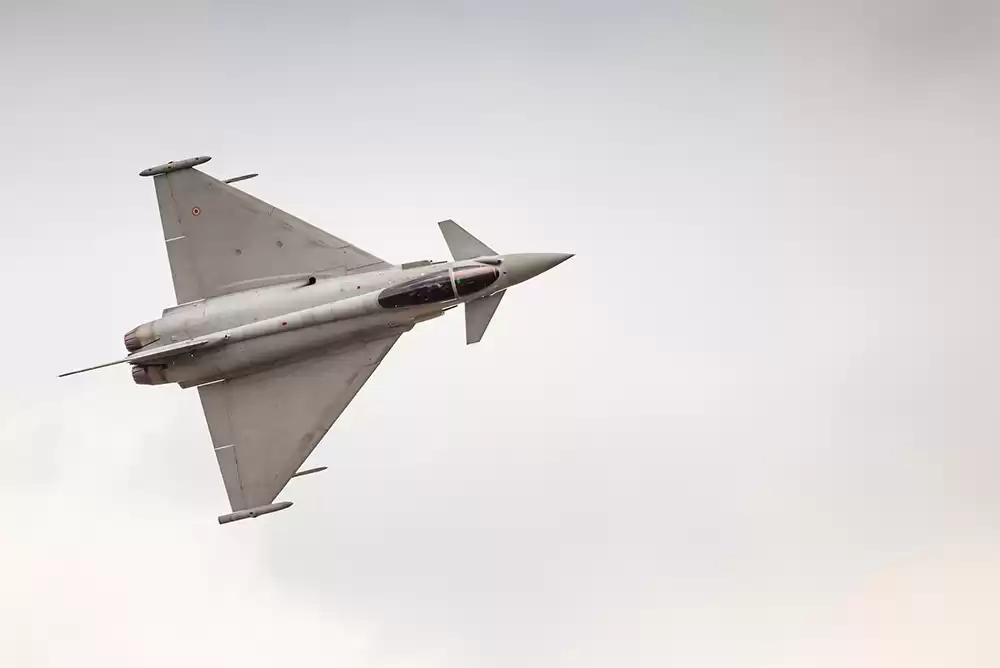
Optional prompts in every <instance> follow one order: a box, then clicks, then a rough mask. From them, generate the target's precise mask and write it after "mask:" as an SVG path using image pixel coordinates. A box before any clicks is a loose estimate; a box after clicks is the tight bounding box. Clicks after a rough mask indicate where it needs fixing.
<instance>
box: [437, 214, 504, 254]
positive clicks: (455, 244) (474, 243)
mask: <svg viewBox="0 0 1000 668" xmlns="http://www.w3.org/2000/svg"><path fill="white" fill-rule="evenodd" d="M438 226H439V227H440V228H441V234H443V235H444V240H445V241H446V242H447V243H448V250H450V251H451V256H452V257H453V258H455V259H456V260H468V259H470V258H474V257H481V256H483V255H496V254H497V253H496V251H495V250H493V249H492V248H490V247H489V246H487V245H486V244H484V243H483V242H482V241H480V240H479V239H477V238H475V237H474V236H472V235H471V234H469V233H468V232H466V231H465V228H463V227H462V226H461V225H459V224H458V223H456V222H455V221H454V220H442V221H441V222H440V223H438Z"/></svg>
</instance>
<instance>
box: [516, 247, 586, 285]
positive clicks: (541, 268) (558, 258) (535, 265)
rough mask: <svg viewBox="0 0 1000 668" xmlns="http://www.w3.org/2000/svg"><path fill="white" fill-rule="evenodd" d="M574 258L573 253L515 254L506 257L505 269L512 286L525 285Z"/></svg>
mask: <svg viewBox="0 0 1000 668" xmlns="http://www.w3.org/2000/svg"><path fill="white" fill-rule="evenodd" d="M571 257H573V255H572V253H513V254H511V255H505V256H504V258H503V267H504V270H505V271H506V272H507V280H508V281H509V283H510V285H514V284H516V283H523V282H524V281H526V280H528V279H529V278H534V277H535V276H538V275H539V274H541V273H544V272H546V271H548V270H549V269H551V268H552V267H554V266H556V265H557V264H562V263H563V262H565V261H566V260H568V259H570V258H571Z"/></svg>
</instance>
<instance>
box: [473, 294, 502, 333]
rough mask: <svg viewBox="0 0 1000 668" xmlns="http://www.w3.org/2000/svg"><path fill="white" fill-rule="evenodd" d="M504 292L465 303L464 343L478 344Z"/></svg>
mask: <svg viewBox="0 0 1000 668" xmlns="http://www.w3.org/2000/svg"><path fill="white" fill-rule="evenodd" d="M503 295H504V291H503V290H501V291H500V292H497V293H494V294H492V295H490V296H489V297H480V298H479V299H475V300H473V301H471V302H465V343H466V345H472V344H473V343H479V342H480V341H481V340H482V338H483V334H485V333H486V328H487V327H489V326H490V321H491V320H492V319H493V314H494V313H496V312H497V307H498V306H500V300H501V299H503Z"/></svg>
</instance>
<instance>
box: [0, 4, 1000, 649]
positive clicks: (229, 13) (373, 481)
mask: <svg viewBox="0 0 1000 668" xmlns="http://www.w3.org/2000/svg"><path fill="white" fill-rule="evenodd" d="M705 4H706V3H672V2H671V3H648V4H642V3H569V2H567V3H545V6H538V5H537V3H522V4H513V5H507V6H504V7H494V6H490V5H488V4H485V3H473V2H453V3H435V4H422V6H417V5H416V4H414V3H382V2H364V3H334V4H333V6H332V7H326V8H320V4H319V3H316V5H306V4H296V3H288V4H286V5H285V6H279V4H275V3H264V2H241V3H212V4H211V5H209V4H208V3H187V4H186V3H170V4H162V3H161V4H157V5H145V4H141V3H140V4H136V3H96V4H95V5H94V6H93V7H87V8H86V9H84V8H82V7H78V6H76V4H75V3H24V5H23V6H13V5H12V3H10V2H6V3H3V4H0V63H2V65H0V86H2V90H4V91H5V93H6V96H5V100H4V104H3V105H0V146H2V147H3V150H4V152H5V154H6V160H4V161H2V162H0V182H2V183H3V184H4V188H3V192H4V200H5V201H4V205H5V215H4V220H5V224H4V228H3V229H4V231H5V233H6V234H5V236H4V239H3V241H2V242H0V278H2V280H0V300H2V303H3V305H4V308H5V313H6V315H5V317H4V319H3V322H4V324H5V325H6V326H4V327H2V328H0V344H3V346H4V349H6V350H10V351H12V354H11V356H10V358H9V359H8V363H7V364H6V365H5V374H4V376H5V380H4V383H3V386H2V388H0V503H2V506H3V507H4V508H5V509H6V512H5V513H4V517H5V522H4V527H3V530H2V532H0V533H2V538H0V565H2V566H3V568H2V569H0V665H4V666H7V665H11V666H57V665H58V666H62V665H67V664H70V663H72V664H73V665H94V666H97V665H101V666H106V665H122V666H124V665H129V666H133V665H150V666H168V665H169V666H174V665H177V664H178V663H179V662H185V663H188V664H192V665H211V664H212V663H213V662H214V663H215V664H216V665H241V666H247V667H250V666H273V665H276V664H278V663H279V662H281V663H284V664H286V665H299V664H305V663H307V662H308V663H315V662H316V661H322V662H325V663H339V664H340V665H352V666H354V665H358V666H372V667H373V668H382V667H397V666H420V667H423V666H427V667H442V668H451V667H453V666H461V667H463V668H465V667H468V666H485V667H492V666H510V665H525V666H551V665H571V666H581V667H586V666H595V667H596V666H608V665H629V666H657V667H658V666H664V665H678V666H689V667H699V668H700V667H705V668H715V667H719V668H721V667H727V668H728V667H730V666H741V667H747V666H748V667H758V666H759V667H765V666H766V667H768V668H771V667H774V666H782V667H784V666H810V667H813V666H819V667H826V666H831V667H832V666H837V667H840V666H846V665H851V666H862V667H868V666H871V667H883V666H894V665H899V666H904V665H905V666H913V667H916V668H920V667H923V666H941V665H954V666H963V667H966V666H970V667H978V666H995V665H997V664H998V663H1000V640H998V638H1000V621H998V620H1000V604H998V601H1000V534H998V529H997V527H998V523H1000V492H998V491H997V485H996V479H997V472H998V470H1000V448H998V445H1000V427H998V423H997V418H996V415H997V406H998V402H1000V353H998V352H997V342H998V341H1000V308H998V306H997V305H998V304H1000V262H998V260H1000V226H998V223H997V204H998V201H997V200H998V198H997V193H998V192H1000V188H998V186H997V178H998V175H1000V164H998V163H1000V158H998V157H997V156H998V155H1000V126H998V121H997V118H1000V113H998V112H1000V89H998V87H997V82H998V81H1000V47H998V44H1000V31H998V19H1000V13H998V11H997V9H996V6H995V3H989V2H985V1H984V2H972V1H960V2H943V1H932V0H920V1H918V2H902V1H901V0H900V1H895V0H893V1H888V2H886V1H883V2H878V3H871V2H838V3H817V2H791V1H774V2H759V3H736V2H730V3H713V4H712V6H711V7H706V6H704V5H705ZM202 154H208V155H212V156H214V160H213V161H212V162H211V163H209V164H208V165H207V166H206V171H208V172H209V173H211V174H213V175H216V176H221V177H228V176H234V175H237V174H242V173H245V172H249V171H259V172H261V176H260V177H259V178H258V179H256V180H254V181H251V182H249V183H247V184H245V185H246V189H247V190H248V191H250V192H252V193H254V194H255V195H257V196H259V197H262V198H264V199H267V200H269V201H271V202H274V203H275V204H276V205H278V206H281V207H282V208H285V209H287V210H289V211H291V212H292V213H294V214H296V215H298V216H300V217H302V218H304V219H306V220H309V221H310V222H313V223H315V224H317V225H319V226H321V227H324V228H325V229H327V230H329V231H330V232H332V233H334V234H336V235H338V236H341V237H344V238H346V239H348V240H350V241H352V242H354V243H357V244H358V245H360V246H362V247H363V248H365V249H368V250H371V251H372V252H374V253H376V254H378V255H380V256H382V257H385V258H387V259H389V260H390V261H397V262H403V261H408V260H417V259H424V258H435V259H445V258H446V256H447V249H446V247H445V245H444V242H443V240H442V239H441V238H440V236H439V234H438V231H437V229H436V226H435V225H434V223H435V222H436V221H438V220H441V219H444V218H449V217H450V218H454V219H455V220H457V221H458V222H459V223H461V224H462V225H464V226H465V227H467V228H468V229H469V230H470V231H472V232H473V233H474V234H476V235H477V236H479V237H481V238H482V239H483V240H484V241H485V242H486V243H488V244H489V245H491V246H492V247H494V248H496V249H497V250H498V251H500V252H516V251H566V252H575V253H577V256H576V257H575V258H574V259H573V260H572V261H571V262H568V263H566V264H565V265H562V266H560V267H559V268H558V269H556V270H553V271H552V272H550V273H548V274H546V275H545V276H544V277H541V278H538V279H537V280H535V281H532V282H530V283H529V284H527V285H525V286H522V287H519V288H516V289H515V290H513V291H512V292H511V295H510V296H508V298H507V299H505V300H504V303H503V305H502V306H501V308H500V310H499V311H498V313H497V316H496V318H495V320H494V322H493V324H492V325H491V327H490V330H489V332H488V333H487V335H486V337H485V339H484V340H483V342H482V343H481V344H479V345H477V346H473V347H468V348H466V347H465V346H464V345H463V343H464V332H463V326H462V322H461V318H460V317H458V316H451V317H447V318H442V319H441V320H437V321H434V322H431V323H428V324H426V325H424V326H422V327H421V328H418V329H416V330H414V331H413V332H412V333H410V334H408V335H407V336H406V337H404V338H403V339H402V340H401V341H400V343H399V344H398V345H397V346H396V348H395V349H394V350H393V351H392V353H391V354H390V355H389V356H388V357H387V359H386V361H385V363H384V364H383V365H382V366H381V367H380V368H379V370H378V371H377V372H376V374H375V376H374V377H373V379H372V382H370V383H369V384H368V385H367V386H366V387H365V388H364V389H363V390H362V392H361V393H360V394H359V396H358V398H357V399H356V401H355V402H354V403H353V404H352V405H351V407H350V408H349V409H348V411H347V412H346V413H345V415H344V416H343V418H342V419H341V420H340V421H339V422H338V423H337V425H336V426H335V427H334V429H333V430H332V431H331V432H330V434H329V435H328V436H327V438H326V439H325V440H324V441H323V443H322V444H321V445H320V446H319V448H317V450H316V452H315V453H314V455H313V457H312V458H311V459H310V463H314V464H316V465H321V464H322V465H328V466H329V467H330V469H329V470H328V471H327V472H325V473H323V474H321V475H318V476H310V477H309V478H306V479H303V480H296V481H294V482H293V483H291V484H290V485H289V487H288V488H287V489H286V491H285V492H284V493H283V494H282V498H284V499H289V500H292V501H294V502H295V503H296V506H295V508H293V509H292V510H290V511H287V512H285V513H281V514H279V515H274V516H272V517H267V518H263V519H261V520H259V521H254V522H243V523H239V524H237V525H232V526H226V527H219V526H218V525H217V524H216V523H215V516H216V515H217V514H219V513H221V512H223V511H225V510H226V509H227V505H226V498H225V493H224V490H223V487H222V483H221V479H220V476H219V473H218V470H217V468H216V464H215V459H214V456H213V455H212V452H211V448H210V447H209V437H208V433H207V429H206V428H205V424H204V419H203V417H202V415H201V410H200V405H199V402H198V398H197V394H196V393H193V392H186V391H181V390H178V389H176V388H174V387H170V388H145V387H136V386H134V385H133V384H132V383H131V379H130V378H129V377H128V374H127V372H124V371H122V370H121V369H109V370H105V371H101V372H95V373H93V374H89V375H86V376H79V377H74V378H70V379H60V380H56V378H55V375H56V374H57V373H59V372H61V371H65V370H69V369H72V368H78V367H80V366H82V365H86V364H88V363H97V362H100V361H104V360H110V359H113V358H116V357H118V356H120V354H121V352H122V347H121V346H122V344H121V335H122V334H123V333H124V332H125V331H126V330H128V329H129V328H131V327H132V326H134V325H136V324H138V323H140V322H144V321H146V320H149V319H151V318H153V317H156V316H157V315H158V314H159V311H160V310H161V309H162V308H163V307H165V306H167V305H169V304H170V303H171V299H172V290H171V285H170V280H169V272H168V268H167V263H166V254H165V252H164V250H163V248H162V241H161V240H160V236H159V230H158V222H157V211H156V205H155V197H154V195H153V192H152V185H151V183H149V181H148V180H145V179H140V178H139V177H138V176H136V173H137V172H138V171H139V170H140V169H142V168H144V167H147V166H149V165H152V164H156V163H160V162H164V161H166V160H169V159H176V158H183V157H188V156H192V155H202Z"/></svg>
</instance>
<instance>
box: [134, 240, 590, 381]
mask: <svg viewBox="0 0 1000 668" xmlns="http://www.w3.org/2000/svg"><path fill="white" fill-rule="evenodd" d="M569 257H571V256H570V255H568V254H563V253H514V254H508V255H495V256H488V257H481V258H475V259H472V260H463V261H458V262H440V263H432V264H427V265H423V266H419V267H413V268H409V269H402V268H392V269H385V270H381V271H374V272H368V273H362V274H354V275H352V276H335V277H322V276H316V277H314V280H310V278H309V277H306V278H304V279H303V278H299V279H294V280H291V281H283V282H279V283H277V284H275V285H267V286H263V287H260V288H256V289H252V290H245V291H240V292H234V293H230V294H226V295H221V296H219V297H212V298H209V299H205V300H203V301H201V302H195V303H193V304H185V305H183V306H180V307H174V308H171V309H167V310H166V311H165V312H164V314H163V316H162V317H160V318H158V319H156V320H153V321H152V322H148V323H145V324H143V325H140V326H139V327H137V328H136V329H134V330H132V331H131V332H129V333H128V334H126V335H125V338H126V340H127V341H128V340H132V341H136V342H137V343H139V344H140V345H141V344H142V343H143V342H148V343H147V346H148V347H142V348H137V350H141V351H143V352H147V353H148V352H151V351H155V350H156V349H157V348H159V347H163V346H167V345H170V344H172V343H177V342H181V341H184V342H197V341H205V345H204V346H203V347H201V348H199V349H198V350H197V351H196V352H192V353H191V354H188V355H178V356H177V357H173V358H170V359H168V360H164V361H163V362H160V363H156V364H153V365H150V366H144V365H141V364H137V365H135V366H134V368H133V377H134V379H135V380H136V382H137V383H139V384H144V385H159V384H163V383H179V384H180V385H181V386H182V387H192V386H196V385H200V384H203V383H208V382H213V381H216V380H219V379H222V378H227V377H232V376H234V375H238V374H241V373H246V372H249V371H252V370H253V369H255V368H257V367H259V366H265V365H268V364H273V363H276V362H280V361H281V360H284V359H288V358H293V357H297V356H300V355H302V354H305V353H309V352H311V351H314V350H316V349H321V348H326V347H328V346H336V345H349V344H351V343H356V342H358V341H364V340H373V339H377V338H381V337H384V336H386V335H388V334H390V333H402V332H405V331H408V330H410V329H412V328H413V326H414V325H416V324H417V323H419V322H424V321H426V320H430V319H432V318H436V317H438V316H440V315H442V314H443V313H444V311H446V310H449V309H451V308H453V307H455V306H457V305H459V304H463V303H466V302H471V301H473V300H476V299H480V298H482V297H486V296H488V295H491V294H494V293H496V292H499V291H501V290H505V289H507V288H508V287H511V286H513V285H516V284H518V283H522V282H524V281H526V280H528V279H529V278H532V277H534V276H537V275H538V274H540V273H542V272H544V271H547V270H548V269H551V268H552V267H554V266H556V265H557V264H560V263H561V262H563V261H565V260H567V259H568V258H569ZM479 266H481V267H484V268H487V269H491V270H492V269H494V268H495V269H496V271H497V272H498V273H499V277H498V278H497V280H496V281H495V282H493V283H491V284H490V285H488V286H486V287H484V288H483V289H482V290H479V291H477V292H474V293H471V294H469V295H466V296H457V291H456V296H455V297H453V298H451V299H447V300H444V301H439V302H432V303H428V304H422V305H415V306H407V307H402V308H383V307H382V306H380V305H379V301H378V297H379V294H381V292H382V291H383V290H384V289H386V288H389V287H391V286H394V285H403V284H405V283H406V282H407V281H410V280H413V279H417V278H420V277H424V276H427V275H428V274H430V273H437V272H442V271H443V272H447V273H448V280H449V281H451V282H452V285H454V280H455V269H456V268H463V267H479Z"/></svg>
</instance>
